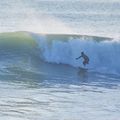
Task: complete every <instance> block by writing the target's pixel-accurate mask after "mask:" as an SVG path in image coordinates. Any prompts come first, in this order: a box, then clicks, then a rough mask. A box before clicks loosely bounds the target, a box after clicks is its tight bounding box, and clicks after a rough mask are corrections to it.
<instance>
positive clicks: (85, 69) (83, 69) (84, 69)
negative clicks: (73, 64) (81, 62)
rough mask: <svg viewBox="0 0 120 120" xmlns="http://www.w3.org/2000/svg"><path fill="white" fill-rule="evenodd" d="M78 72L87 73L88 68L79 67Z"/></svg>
mask: <svg viewBox="0 0 120 120" xmlns="http://www.w3.org/2000/svg"><path fill="white" fill-rule="evenodd" d="M79 70H82V71H87V70H88V68H83V67H79Z"/></svg>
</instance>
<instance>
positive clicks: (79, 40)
mask: <svg viewBox="0 0 120 120" xmlns="http://www.w3.org/2000/svg"><path fill="white" fill-rule="evenodd" d="M3 44H4V46H5V47H1V51H0V54H1V53H2V52H3V51H6V49H7V48H10V49H8V51H9V50H10V51H11V53H9V54H13V53H14V52H15V51H18V52H20V53H23V54H29V55H28V56H29V57H31V58H32V59H35V57H34V56H37V59H42V60H44V61H45V62H49V63H57V64H67V65H71V66H73V67H79V66H83V65H82V61H83V60H82V59H79V60H76V59H75V58H76V57H78V56H80V54H81V51H84V52H85V53H86V54H87V55H88V56H89V58H90V63H89V65H88V66H87V67H88V68H89V69H91V68H92V69H94V70H95V71H96V70H97V71H100V72H112V73H113V72H114V73H120V67H119V61H120V56H119V53H120V41H119V40H115V39H112V38H106V37H97V36H87V35H74V34H68V35H67V34H36V33H30V32H13V33H1V34H0V46H3ZM6 46H7V47H6ZM13 48H14V49H13ZM18 52H17V55H18V56H19V55H21V54H18Z"/></svg>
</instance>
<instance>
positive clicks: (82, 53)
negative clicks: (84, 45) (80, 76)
mask: <svg viewBox="0 0 120 120" xmlns="http://www.w3.org/2000/svg"><path fill="white" fill-rule="evenodd" d="M81 57H82V58H83V59H84V61H83V65H84V66H85V65H86V64H89V58H88V56H87V55H85V54H84V52H81V56H79V57H78V58H76V60H77V59H79V58H81Z"/></svg>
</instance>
